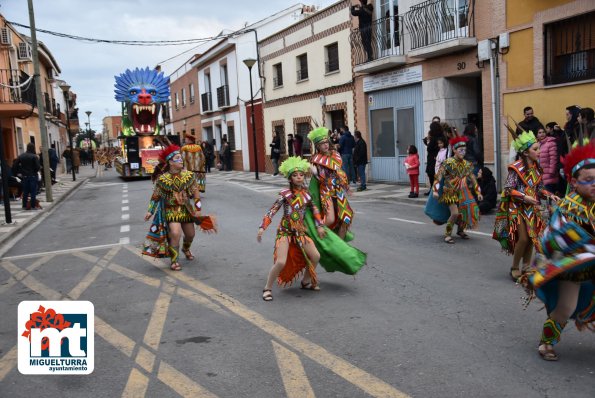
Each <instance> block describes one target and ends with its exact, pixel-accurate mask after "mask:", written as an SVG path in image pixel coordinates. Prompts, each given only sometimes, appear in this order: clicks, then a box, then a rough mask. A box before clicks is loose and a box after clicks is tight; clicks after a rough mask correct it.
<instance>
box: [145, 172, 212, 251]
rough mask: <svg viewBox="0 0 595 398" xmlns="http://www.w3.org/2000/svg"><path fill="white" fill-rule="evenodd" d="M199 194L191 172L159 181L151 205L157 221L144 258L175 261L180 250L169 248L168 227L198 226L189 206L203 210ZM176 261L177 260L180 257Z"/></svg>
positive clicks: (148, 236) (161, 177)
mask: <svg viewBox="0 0 595 398" xmlns="http://www.w3.org/2000/svg"><path fill="white" fill-rule="evenodd" d="M197 191H198V185H197V184H196V179H195V178H194V173H192V172H191V171H184V170H183V171H181V172H180V173H176V174H171V173H164V174H162V175H161V176H160V177H159V179H158V180H157V182H156V184H155V189H154V191H153V195H152V196H151V201H150V203H149V209H148V211H149V212H150V213H151V214H154V215H155V217H154V218H153V223H152V224H151V227H150V228H149V233H148V234H147V237H146V241H145V245H144V248H143V254H146V255H148V256H152V257H172V258H173V257H174V253H172V250H176V249H175V248H173V247H170V246H169V243H168V240H167V223H170V222H176V223H194V222H195V219H194V217H193V215H192V214H190V211H189V209H188V208H189V207H190V206H189V205H188V202H192V205H193V207H194V208H195V209H196V211H200V210H201V202H200V198H198V193H197ZM195 193H196V195H195ZM176 254H177V253H176ZM175 257H176V258H177V255H176V256H175Z"/></svg>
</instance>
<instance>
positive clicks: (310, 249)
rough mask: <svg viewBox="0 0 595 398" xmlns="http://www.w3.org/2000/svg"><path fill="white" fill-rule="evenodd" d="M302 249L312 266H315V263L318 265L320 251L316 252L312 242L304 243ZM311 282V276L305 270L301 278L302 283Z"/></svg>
mask: <svg viewBox="0 0 595 398" xmlns="http://www.w3.org/2000/svg"><path fill="white" fill-rule="evenodd" d="M304 251H305V252H306V254H307V255H308V258H309V259H310V262H312V267H313V268H316V265H318V261H320V253H318V250H317V249H316V246H314V243H312V242H308V243H306V244H305V245H304ZM311 282H312V276H311V275H310V273H309V272H308V270H306V272H304V278H303V279H302V285H307V284H308V283H311Z"/></svg>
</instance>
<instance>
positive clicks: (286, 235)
mask: <svg viewBox="0 0 595 398" xmlns="http://www.w3.org/2000/svg"><path fill="white" fill-rule="evenodd" d="M281 208H282V209H283V217H282V218H281V222H280V223H279V227H278V228H277V237H276V240H275V252H274V255H273V258H274V260H273V262H276V261H277V247H278V245H279V242H281V241H287V242H288V243H289V250H288V252H287V260H286V262H285V267H284V268H283V270H282V271H281V273H280V274H279V277H278V278H277V282H278V283H279V285H281V286H286V285H289V284H291V283H293V281H294V280H295V279H296V278H297V277H298V276H299V275H300V274H301V273H302V272H303V271H304V269H307V272H309V273H310V276H311V278H312V283H313V284H314V285H316V284H317V278H316V271H315V270H314V266H315V265H316V264H312V263H311V261H310V260H309V258H308V256H307V255H306V253H305V251H304V246H305V245H306V244H307V243H312V240H311V239H310V238H309V237H308V236H307V235H306V226H305V224H304V216H305V214H306V210H307V209H311V211H312V214H313V215H314V220H315V222H316V226H317V227H320V226H322V225H323V224H322V219H321V217H320V212H319V210H318V208H317V207H316V206H315V205H314V204H313V202H312V196H311V195H310V194H309V193H308V191H307V190H306V189H304V188H293V189H284V190H282V191H281V192H279V198H278V199H277V200H276V201H275V203H274V204H273V206H272V207H271V209H270V210H269V211H268V212H267V214H266V215H265V216H264V218H263V220H262V223H261V224H260V228H262V229H263V230H266V228H267V227H268V226H269V225H270V224H271V222H272V219H273V216H274V215H275V214H276V213H277V212H278V211H279V210H280V209H281Z"/></svg>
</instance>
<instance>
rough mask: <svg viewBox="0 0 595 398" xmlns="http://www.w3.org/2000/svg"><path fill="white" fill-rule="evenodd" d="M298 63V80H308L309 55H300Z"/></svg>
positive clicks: (297, 59)
mask: <svg viewBox="0 0 595 398" xmlns="http://www.w3.org/2000/svg"><path fill="white" fill-rule="evenodd" d="M296 62H297V80H298V81H300V80H306V79H307V78H308V54H302V55H298V56H297V58H296Z"/></svg>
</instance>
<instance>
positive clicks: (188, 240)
mask: <svg viewBox="0 0 595 398" xmlns="http://www.w3.org/2000/svg"><path fill="white" fill-rule="evenodd" d="M182 231H183V232H184V244H183V246H182V252H183V253H184V255H185V256H186V259H188V260H194V256H193V255H192V252H191V251H190V246H191V245H192V241H193V240H194V236H195V235H196V228H195V227H194V223H191V222H185V223H182Z"/></svg>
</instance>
